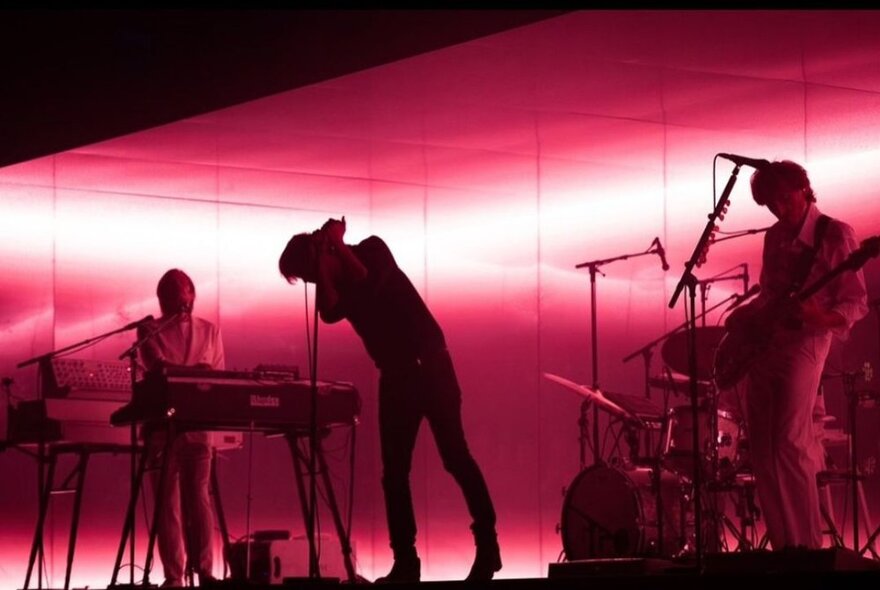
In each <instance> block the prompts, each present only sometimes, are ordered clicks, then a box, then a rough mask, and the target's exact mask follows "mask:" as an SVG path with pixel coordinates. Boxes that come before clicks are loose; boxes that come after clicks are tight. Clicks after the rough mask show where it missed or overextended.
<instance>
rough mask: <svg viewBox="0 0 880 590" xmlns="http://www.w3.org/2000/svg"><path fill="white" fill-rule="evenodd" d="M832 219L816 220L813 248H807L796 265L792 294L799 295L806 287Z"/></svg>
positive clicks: (821, 216)
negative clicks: (805, 283)
mask: <svg viewBox="0 0 880 590" xmlns="http://www.w3.org/2000/svg"><path fill="white" fill-rule="evenodd" d="M829 221H831V218H830V217H828V216H827V215H824V214H823V215H820V216H819V219H818V220H816V227H815V229H814V232H815V233H814V234H813V247H812V248H805V249H804V251H803V252H802V253H801V256H800V258H798V261H797V263H796V264H795V273H794V281H792V284H791V293H793V294H796V293H798V292H799V291H800V290H801V289H802V288H803V286H804V282H805V281H806V280H807V277H808V276H809V275H810V270H811V269H812V268H813V263H814V262H815V261H816V254H818V253H819V250H820V249H821V248H822V240H823V239H824V238H825V230H827V229H828V222H829Z"/></svg>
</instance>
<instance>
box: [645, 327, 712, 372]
mask: <svg viewBox="0 0 880 590" xmlns="http://www.w3.org/2000/svg"><path fill="white" fill-rule="evenodd" d="M726 332H727V331H726V330H725V329H724V327H723V326H697V334H696V342H697V379H698V380H701V381H711V380H712V373H713V368H714V364H715V350H716V349H717V348H718V343H719V342H721V338H722V337H723V336H724V334H725V333H726ZM687 341H688V332H687V330H682V331H680V332H676V333H675V334H673V335H672V336H670V337H669V338H667V339H666V341H665V342H663V346H662V347H661V348H660V354H661V356H662V357H663V361H664V362H665V363H666V364H667V365H668V366H669V368H670V369H672V370H673V371H675V372H676V373H681V374H682V375H690V372H691V371H690V363H689V362H688V342H687Z"/></svg>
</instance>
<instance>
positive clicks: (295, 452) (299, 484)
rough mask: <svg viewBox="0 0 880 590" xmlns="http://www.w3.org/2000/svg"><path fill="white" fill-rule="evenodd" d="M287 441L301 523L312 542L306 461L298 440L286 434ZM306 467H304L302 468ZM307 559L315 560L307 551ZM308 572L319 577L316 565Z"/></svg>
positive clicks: (294, 435)
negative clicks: (304, 474)
mask: <svg viewBox="0 0 880 590" xmlns="http://www.w3.org/2000/svg"><path fill="white" fill-rule="evenodd" d="M285 438H286V439H287V444H288V446H289V447H290V455H291V457H292V458H293V473H294V475H295V476H296V491H297V495H298V496H299V504H300V509H301V510H302V516H303V523H305V527H306V535H307V536H308V539H309V543H311V542H313V541H314V539H315V537H314V530H313V529H312V519H311V518H310V516H309V501H308V495H307V494H306V486H305V481H304V476H303V472H304V471H307V466H308V464H309V463H308V461H307V460H306V457H305V454H304V453H303V451H302V450H301V449H300V448H299V442H298V440H299V438H298V437H297V435H296V434H288V435H286V437H285ZM304 466H306V467H304ZM309 559H310V560H311V559H316V556H315V555H314V553H313V552H312V551H311V549H309ZM309 571H310V572H317V574H318V576H320V570H319V569H318V564H317V563H312V564H310V567H309Z"/></svg>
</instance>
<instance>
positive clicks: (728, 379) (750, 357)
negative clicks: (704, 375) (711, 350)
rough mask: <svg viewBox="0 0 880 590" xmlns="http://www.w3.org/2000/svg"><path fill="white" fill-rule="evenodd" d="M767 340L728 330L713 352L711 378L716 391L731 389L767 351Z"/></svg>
mask: <svg viewBox="0 0 880 590" xmlns="http://www.w3.org/2000/svg"><path fill="white" fill-rule="evenodd" d="M768 346H769V338H767V339H766V340H765V339H762V338H758V337H755V336H753V335H749V333H748V332H747V331H746V330H728V332H727V333H726V334H724V336H723V337H722V338H721V342H719V343H718V348H717V350H716V351H715V362H714V366H713V375H712V376H713V378H714V379H715V385H716V386H717V387H718V389H731V388H733V387H734V386H735V385H736V384H737V383H739V382H740V381H741V380H742V379H743V377H745V376H746V374H748V372H749V369H750V368H751V367H752V365H753V364H754V363H755V361H756V360H757V359H759V358H760V357H761V355H762V354H763V353H764V352H765V351H766V350H767V348H768Z"/></svg>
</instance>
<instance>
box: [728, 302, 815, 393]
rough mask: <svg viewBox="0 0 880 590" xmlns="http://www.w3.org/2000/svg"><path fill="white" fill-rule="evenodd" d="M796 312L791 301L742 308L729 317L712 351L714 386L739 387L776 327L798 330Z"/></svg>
mask: <svg viewBox="0 0 880 590" xmlns="http://www.w3.org/2000/svg"><path fill="white" fill-rule="evenodd" d="M796 309H797V307H796V302H795V300H794V299H792V298H785V299H780V300H776V301H774V302H768V303H767V304H766V305H764V306H762V307H760V308H742V310H741V312H740V313H739V314H738V315H737V316H733V315H732V316H731V317H730V319H729V320H728V325H727V326H726V330H727V332H726V333H725V334H724V336H723V337H722V338H721V341H720V342H719V343H718V348H717V349H716V351H715V359H714V363H713V367H712V377H713V379H714V380H715V385H717V386H718V388H719V389H730V388H732V387H734V386H735V385H736V384H737V383H739V382H740V381H741V380H742V379H743V378H744V377H745V376H746V375H747V374H748V372H749V369H751V368H752V365H753V364H754V363H755V361H757V360H758V359H759V358H761V356H762V355H763V354H765V353H766V352H767V350H768V349H769V347H770V342H771V340H772V338H773V333H774V332H775V331H776V329H777V327H778V326H782V327H784V328H788V329H799V328H800V322H799V320H798V318H797V316H796V314H795V313H794V312H795V310H796Z"/></svg>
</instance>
